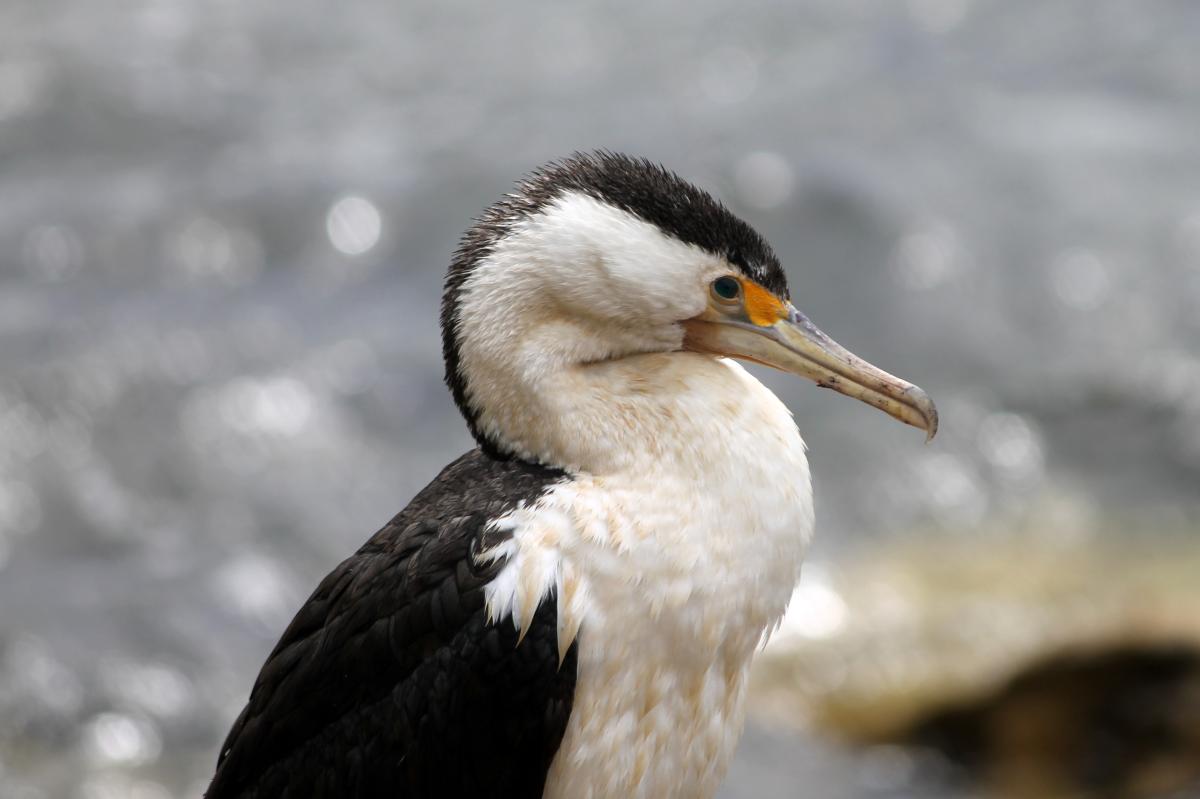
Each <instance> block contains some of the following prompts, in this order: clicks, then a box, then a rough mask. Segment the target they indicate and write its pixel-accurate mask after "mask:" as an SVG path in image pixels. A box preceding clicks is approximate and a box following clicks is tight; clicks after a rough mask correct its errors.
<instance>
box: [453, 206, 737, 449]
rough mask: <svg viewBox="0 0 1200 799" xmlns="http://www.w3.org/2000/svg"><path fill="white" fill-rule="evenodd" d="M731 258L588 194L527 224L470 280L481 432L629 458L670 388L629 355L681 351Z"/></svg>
mask: <svg viewBox="0 0 1200 799" xmlns="http://www.w3.org/2000/svg"><path fill="white" fill-rule="evenodd" d="M724 269H727V267H726V266H724V265H723V264H722V262H721V261H720V260H719V259H717V258H716V257H714V256H712V255H710V254H708V253H705V252H704V251H702V250H700V249H698V248H696V247H693V246H690V245H686V244H683V243H682V242H679V241H676V240H674V239H671V238H669V237H667V236H665V235H663V233H662V232H661V231H659V230H658V229H657V228H656V227H654V226H653V225H650V224H649V223H647V222H644V221H642V220H640V219H638V218H636V217H634V216H632V215H631V214H629V213H626V212H624V211H621V210H620V209H617V208H614V207H612V206H609V205H606V204H604V203H601V202H599V201H598V200H595V199H593V198H591V197H588V196H585V195H582V194H567V195H565V196H563V197H561V198H559V200H557V201H556V202H555V203H554V204H552V205H551V206H550V207H549V208H548V209H547V210H546V211H544V212H543V213H542V214H539V215H537V216H535V217H533V218H532V219H530V220H527V221H526V222H524V223H522V225H521V226H520V228H519V229H518V230H517V231H515V232H514V233H512V234H511V235H509V236H508V237H506V238H505V239H504V240H502V241H501V242H500V243H499V244H498V245H497V246H496V247H495V248H494V250H493V251H492V253H491V254H490V255H489V256H488V257H487V258H486V259H485V260H484V261H483V262H482V263H480V264H478V265H476V266H475V268H474V269H473V270H472V272H471V275H470V276H469V277H468V278H467V280H466V281H465V282H464V284H463V286H462V289H461V293H460V299H459V318H458V330H459V358H460V360H459V363H460V369H461V370H462V373H463V374H464V376H465V377H466V381H467V392H468V402H470V403H471V405H472V406H473V407H474V408H475V409H476V410H477V412H478V414H479V418H478V424H479V426H480V428H481V429H482V431H483V432H484V434H485V435H486V436H488V438H490V439H491V440H493V441H496V442H499V443H501V444H502V445H503V447H504V448H507V449H508V450H509V451H511V452H513V453H514V454H516V455H518V456H520V457H523V458H527V459H530V460H535V461H540V462H543V463H546V464H549V465H554V466H561V467H565V468H568V469H571V470H577V471H588V472H599V473H602V472H605V471H608V470H611V469H614V468H619V466H620V464H621V462H623V461H624V460H626V459H627V456H628V453H629V452H630V450H631V448H638V447H642V446H645V445H646V443H647V440H648V439H652V438H653V437H654V434H655V433H656V430H655V429H654V425H655V423H656V420H657V419H658V418H659V416H660V413H661V412H662V411H661V408H662V405H663V401H664V400H663V399H656V394H657V393H658V391H659V390H661V389H662V388H663V387H662V386H655V385H654V384H653V380H654V377H653V375H652V374H646V373H642V372H640V371H639V367H640V365H641V362H632V361H630V362H629V363H622V361H626V360H628V358H629V356H633V355H637V354H639V353H649V352H659V353H666V352H674V351H677V350H678V349H679V348H680V345H681V344H682V341H683V330H682V328H681V327H680V326H679V324H678V322H680V321H681V320H684V319H687V318H690V317H692V316H695V315H696V314H698V313H700V311H702V310H703V307H704V306H703V302H704V298H705V296H706V293H705V290H704V288H703V287H704V286H705V285H706V284H707V282H708V281H709V280H711V279H712V278H713V276H715V275H717V274H720V273H721V272H722V271H723V270H724ZM693 286H694V289H695V290H692V289H693ZM660 396H661V395H660Z"/></svg>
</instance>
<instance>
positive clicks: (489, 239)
mask: <svg viewBox="0 0 1200 799" xmlns="http://www.w3.org/2000/svg"><path fill="white" fill-rule="evenodd" d="M571 191H574V192H580V193H582V194H586V195H588V196H590V197H594V198H595V199H597V200H600V201H602V202H605V203H608V204H609V205H612V206H615V207H617V208H620V209H622V210H623V211H627V212H629V213H631V214H633V215H634V216H636V217H638V218H639V219H642V220H644V221H646V222H649V223H650V224H652V225H655V226H657V227H658V228H659V229H660V230H662V231H663V232H664V233H666V234H667V235H669V236H672V237H674V238H676V239H678V240H679V241H682V242H684V243H686V244H692V245H695V246H697V247H700V248H701V249H704V250H707V251H708V252H711V253H713V254H715V255H718V256H721V257H723V258H725V259H726V260H727V261H729V263H730V264H732V265H733V266H735V267H737V268H738V269H740V270H741V271H742V272H744V273H745V274H746V275H747V276H748V277H750V278H751V279H753V280H755V281H757V282H758V283H760V284H762V285H763V286H764V287H766V288H767V289H770V290H771V291H773V292H774V293H775V294H777V295H778V296H780V297H783V298H784V299H787V298H788V287H787V278H786V277H785V275H784V273H783V269H782V267H780V265H779V259H778V258H777V257H776V256H775V253H774V252H773V251H772V250H771V247H770V245H768V244H767V243H766V242H765V241H764V240H763V238H762V236H760V235H758V233H756V232H755V230H754V229H753V228H752V227H750V226H749V225H747V224H746V223H745V222H743V221H742V220H741V219H739V218H738V217H736V216H734V215H733V213H731V212H730V211H729V209H728V208H726V207H725V206H724V205H722V204H721V203H720V202H719V201H718V200H716V199H714V198H713V197H712V195H710V194H709V193H708V192H705V191H703V190H701V189H699V188H697V187H696V186H693V185H692V184H691V183H688V182H687V181H686V180H684V179H683V178H681V177H679V176H678V175H676V174H675V173H673V172H670V171H669V170H667V169H665V168H663V167H662V166H660V165H658V164H655V163H652V162H650V161H648V160H646V159H644V158H631V157H629V156H627V155H621V154H620V153H613V152H607V151H599V152H595V153H576V154H575V155H572V156H571V157H570V158H566V159H564V160H561V161H553V162H551V163H549V164H546V165H545V166H543V167H541V168H539V169H537V170H535V171H534V172H532V173H531V174H530V175H529V176H527V177H526V178H525V179H523V180H522V181H521V182H519V183H518V184H517V186H516V191H514V192H513V193H512V194H509V195H507V196H505V197H504V198H503V199H502V200H500V201H499V202H497V203H495V204H494V205H492V206H491V207H490V208H488V209H487V210H486V211H484V212H483V214H482V215H481V216H480V217H479V218H478V219H477V220H476V222H475V224H474V225H472V226H471V228H470V229H469V230H468V231H467V232H466V234H465V235H464V236H463V238H462V241H461V242H460V243H459V247H458V250H457V251H456V252H455V255H454V260H453V261H452V262H451V264H450V270H449V272H448V273H447V274H446V287H445V294H444V295H443V297H442V354H443V356H444V358H445V361H446V384H447V385H448V386H449V387H450V391H451V392H452V393H453V394H454V401H455V402H456V403H457V404H458V407H459V409H460V410H461V411H462V413H463V416H465V417H466V420H467V424H468V425H469V426H470V428H471V433H472V434H473V435H474V436H475V438H476V440H477V441H479V444H480V446H482V447H483V448H484V449H485V450H486V451H488V452H489V453H490V454H492V455H493V456H502V453H501V452H500V451H499V449H498V448H497V447H496V445H495V443H494V442H491V441H489V440H488V439H487V438H486V437H485V436H484V435H483V433H482V431H481V430H480V429H479V426H478V416H479V413H478V411H476V410H475V409H474V408H472V407H471V405H470V403H469V402H468V401H467V384H466V377H465V376H464V375H463V374H462V372H461V370H460V368H459V355H458V339H459V331H458V329H457V323H458V303H459V292H460V291H461V289H462V285H463V283H464V282H465V281H466V279H467V276H468V275H470V274H471V270H472V269H473V268H474V267H475V265H476V264H478V263H479V262H480V261H482V260H483V259H484V258H486V257H487V256H488V255H489V254H490V253H491V251H492V249H493V248H494V247H495V246H496V243H497V242H499V241H500V240H501V239H503V238H504V237H505V236H506V235H508V233H509V232H510V231H511V230H512V228H513V226H514V225H515V224H517V223H518V222H520V221H522V220H524V219H527V218H528V217H530V216H533V215H534V214H536V213H538V212H539V211H541V210H542V209H544V208H545V207H546V206H547V205H549V204H550V203H552V202H553V201H554V200H556V199H557V198H558V197H560V196H562V195H563V194H564V193H566V192H571Z"/></svg>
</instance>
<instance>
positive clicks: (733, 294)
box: [712, 275, 742, 302]
mask: <svg viewBox="0 0 1200 799" xmlns="http://www.w3.org/2000/svg"><path fill="white" fill-rule="evenodd" d="M712 293H713V296H714V297H716V298H717V299H718V300H720V301H721V302H732V301H734V300H736V299H737V298H738V296H739V295H741V293H742V284H741V283H739V282H738V280H737V278H735V277H730V276H729V275H722V276H721V277H719V278H717V279H716V280H714V281H713V282H712Z"/></svg>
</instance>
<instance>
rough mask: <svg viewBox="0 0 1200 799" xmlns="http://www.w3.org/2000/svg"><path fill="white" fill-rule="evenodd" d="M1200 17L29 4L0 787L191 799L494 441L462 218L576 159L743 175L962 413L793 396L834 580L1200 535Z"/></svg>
mask: <svg viewBox="0 0 1200 799" xmlns="http://www.w3.org/2000/svg"><path fill="white" fill-rule="evenodd" d="M1198 41H1200V5H1197V4H1195V3H1191V2H1187V0H1178V1H1177V2H1168V1H1166V0H1154V1H1149V0H1147V1H1146V2H1138V3H1129V2H1121V1H1120V0H1075V1H1074V2H1044V3H1032V2H1030V3H1014V2H1011V1H1008V0H912V1H911V2H897V3H870V2H864V1H863V0H824V1H823V2H818V1H816V0H813V1H811V2H803V3H770V2H758V3H713V2H662V3H626V2H603V3H602V2H595V1H593V2H584V3H561V4H551V3H536V2H528V1H527V0H520V1H519V2H505V3H465V2H433V0H422V1H421V2H395V1H394V0H393V1H391V2H383V1H382V0H367V1H365V2H359V3H352V4H334V3H328V4H323V3H317V2H311V1H308V0H299V1H297V2H291V3H278V4H269V3H265V2H248V1H246V0H210V2H204V3H202V2H197V1H196V0H157V1H156V2H138V1H135V0H112V1H111V2H105V3H95V2H88V1H86V0H3V3H2V4H0V796H4V797H14V798H17V797H28V798H30V799H32V798H33V797H60V796H62V797H81V798H83V799H95V798H101V797H110V796H111V797H118V796H120V797H124V796H133V797H139V798H145V799H160V797H171V796H180V797H183V796H197V795H198V794H199V793H200V792H201V790H202V787H203V785H204V783H205V780H206V778H207V777H208V776H209V775H210V774H211V769H212V766H213V763H214V760H215V756H216V747H217V745H218V743H219V740H220V738H221V736H222V735H223V734H224V732H225V730H226V729H227V727H228V725H229V723H230V722H231V721H232V719H233V716H234V715H235V714H236V712H237V710H238V709H239V708H240V705H241V703H242V702H243V701H244V699H245V696H246V693H247V691H248V689H249V686H250V683H251V681H252V678H253V675H254V673H255V671H256V669H257V667H258V665H259V664H260V663H261V660H262V658H263V657H264V656H265V654H266V652H267V651H268V650H269V648H270V647H271V645H272V644H273V642H274V640H275V638H276V637H277V636H278V634H279V632H280V630H281V629H282V627H283V626H284V625H285V624H286V622H287V621H288V619H289V618H290V617H291V615H292V613H293V612H294V611H295V609H296V607H297V606H298V604H299V603H300V602H301V601H302V599H303V598H304V596H305V595H306V594H307V593H308V591H309V590H310V589H311V587H312V586H313V585H314V584H315V582H316V581H317V580H318V579H319V577H320V576H321V575H322V574H324V573H325V572H326V571H327V570H328V569H329V568H331V567H332V566H333V565H334V564H335V563H336V562H337V561H338V560H340V559H341V558H342V557H344V556H345V555H346V554H348V553H349V552H351V551H352V550H353V549H354V548H355V547H357V546H358V544H359V543H361V542H362V541H363V540H364V539H365V538H366V537H367V536H368V535H369V534H370V533H371V532H372V531H373V530H374V529H376V528H377V527H378V526H379V525H380V524H381V523H382V522H383V521H385V520H386V519H387V518H389V517H390V516H391V515H392V514H393V513H394V512H396V511H397V510H399V509H400V508H401V507H402V506H403V505H404V504H405V503H406V502H407V500H408V498H409V497H410V496H411V495H412V493H413V492H414V491H415V490H417V489H418V488H420V487H421V486H422V485H423V484H424V483H425V482H427V481H428V480H429V479H430V478H431V477H432V476H433V475H434V474H435V473H436V472H437V471H438V469H439V468H440V467H441V466H442V465H443V464H445V463H446V462H448V461H449V460H450V459H451V458H453V457H454V456H455V455H457V454H459V453H460V452H461V451H463V450H465V449H466V448H468V447H469V446H470V440H469V437H468V435H467V433H466V430H465V428H464V426H463V424H462V423H461V420H460V419H459V417H458V415H457V412H456V410H455V409H454V406H453V404H452V403H451V401H450V399H449V396H448V394H447V393H446V391H445V390H444V388H443V386H442V385H441V382H440V381H441V359H440V345H439V334H438V329H437V324H436V313H437V306H438V297H439V292H440V281H441V278H442V274H443V271H444V268H445V265H446V264H447V262H448V259H449V256H450V253H451V251H452V249H453V248H454V246H455V242H456V238H457V236H458V234H459V233H460V232H461V231H462V229H463V228H464V227H465V226H466V225H467V224H468V223H469V221H470V219H471V218H472V216H473V215H475V214H476V213H478V212H479V211H480V210H481V209H482V208H483V207H484V206H485V205H486V204H488V203H489V202H491V201H492V200H494V199H495V198H497V197H498V196H499V195H500V194H501V193H502V192H504V191H505V190H506V189H507V187H508V186H509V185H510V183H511V181H512V180H513V179H514V178H516V177H517V176H519V175H520V174H521V173H523V172H525V171H526V170H528V169H530V168H532V167H533V166H536V165H537V164H539V163H541V162H543V161H546V160H548V159H550V158H553V157H557V156H561V155H564V154H567V153H569V152H571V151H573V150H577V149H588V148H593V147H607V148H612V149H618V150H623V151H628V152H630V153H634V154H639V155H645V156H648V157H651V158H653V159H656V160H660V161H662V162H664V163H666V164H667V165H668V166H670V167H672V168H673V169H675V170H676V171H678V172H680V173H681V174H682V175H684V176H685V177H688V178H690V179H693V180H695V181H697V182H699V183H700V184H701V185H704V186H706V187H708V188H710V189H711V190H713V191H714V192H716V193H718V194H719V195H720V196H721V197H722V198H724V199H725V200H726V201H727V202H728V203H729V204H730V205H731V206H732V207H733V208H734V209H735V210H736V211H738V212H739V213H740V214H742V215H743V216H745V217H746V218H747V219H748V220H749V221H751V223H752V224H754V225H755V226H756V227H758V228H759V229H760V230H761V231H762V232H763V233H764V234H765V235H766V237H767V238H768V239H769V240H770V241H772V243H773V244H774V246H775V247H776V249H777V250H778V251H779V253H780V255H781V257H782V259H783V260H784V262H785V264H786V265H787V269H788V272H789V276H790V279H791V284H792V293H793V297H794V299H795V301H796V304H797V305H798V307H800V308H801V309H802V310H804V311H805V312H806V313H808V314H809V315H810V316H811V317H812V318H813V319H814V320H815V321H816V322H817V323H818V324H820V325H821V326H822V327H823V328H824V329H825V330H826V331H827V332H829V333H830V334H831V335H833V336H834V337H835V338H837V339H838V340H839V341H841V343H843V344H845V345H846V346H847V347H849V348H850V349H852V350H854V351H856V352H858V353H859V354H861V355H863V356H864V357H866V358H868V359H869V360H872V361H873V362H875V363H877V364H879V365H881V366H882V367H884V368H886V369H888V370H889V371H892V372H895V373H897V374H900V375H902V376H904V377H906V378H908V379H910V380H912V381H914V382H917V383H919V384H921V385H922V386H923V387H924V388H926V389H927V390H928V391H929V392H930V393H931V394H932V395H933V396H934V397H935V398H936V399H937V400H938V403H939V406H940V408H941V409H942V414H943V430H942V434H941V435H940V436H939V437H938V439H937V441H936V442H935V443H934V444H932V445H930V446H927V447H925V446H921V443H920V442H921V437H920V434H919V433H917V432H916V431H913V430H911V429H908V428H904V427H902V426H900V425H898V424H896V423H894V422H893V421H891V420H889V419H887V418H886V417H884V416H883V415H882V414H879V413H875V412H872V411H871V410H870V409H868V408H866V407H865V406H862V405H860V404H858V403H854V402H851V401H849V400H846V399H845V398H842V397H838V396H836V395H834V394H832V393H829V392H820V391H817V390H816V389H815V388H813V387H812V386H811V385H809V384H805V383H802V382H800V381H796V380H792V379H788V378H779V377H776V376H774V375H763V378H764V379H765V380H767V381H769V383H770V384H771V385H772V386H773V387H775V388H776V389H777V391H778V392H779V393H780V394H781V396H782V397H783V398H784V399H785V400H786V402H787V403H788V404H789V406H790V407H792V408H793V409H794V410H795V413H796V417H797V420H798V422H799V424H800V427H801V430H802V432H803V433H804V435H805V437H806V439H807V440H808V442H809V444H810V446H811V458H812V462H813V467H814V473H815V480H816V490H817V496H818V503H819V507H818V514H819V532H818V537H819V541H818V544H817V547H816V550H815V552H814V555H813V557H814V558H815V559H816V560H818V561H820V560H833V561H836V560H837V559H839V558H842V557H845V556H846V554H847V553H849V552H852V551H854V550H855V548H859V549H862V548H867V549H869V548H870V547H871V546H872V545H873V544H874V543H876V542H880V541H886V540H893V539H895V538H897V537H900V536H905V535H915V534H917V533H914V532H912V531H914V530H940V531H949V532H951V533H953V534H955V535H962V536H971V535H977V534H982V533H980V532H979V531H980V530H981V529H983V528H984V527H985V526H986V527H988V528H989V529H992V528H995V527H997V526H999V527H1001V528H1003V527H1004V526H1006V525H1017V524H1022V525H1026V526H1028V525H1038V524H1045V525H1046V527H1047V532H1048V534H1052V533H1053V532H1054V528H1055V527H1056V525H1058V524H1060V523H1061V522H1062V519H1063V514H1066V515H1067V516H1069V517H1070V519H1072V520H1073V521H1072V524H1078V523H1079V521H1080V520H1081V519H1082V520H1083V522H1084V523H1086V524H1092V525H1095V526H1097V527H1104V528H1106V529H1114V530H1119V531H1122V532H1123V533H1124V534H1129V535H1142V536H1152V535H1153V533H1154V531H1155V530H1156V529H1160V528H1168V527H1170V528H1178V527H1179V526H1187V525H1194V523H1195V522H1196V521H1197V519H1198V518H1200V491H1197V490H1196V488H1197V485H1198V484H1200V357H1198V353H1200V148H1198V146H1197V135H1198V133H1200V56H1198V55H1197V54H1198V53H1200V48H1198V47H1197V42H1198ZM348 197H349V198H357V199H351V200H350V201H348V202H347V201H346V198H348ZM347 250H349V251H351V252H353V251H358V250H362V252H359V253H358V254H349V253H348V252H346V251H347ZM885 754H886V753H885ZM872 757H874V760H872V759H871V758H872ZM884 759H885V760H886V757H885V758H884ZM878 760H879V757H878V753H875V755H871V754H870V753H868V754H867V755H858V754H852V753H848V752H842V751H840V750H837V749H830V748H829V745H828V744H824V743H819V742H815V741H807V740H801V739H799V738H795V737H791V736H784V735H776V734H771V733H768V732H766V731H764V730H762V729H759V728H757V727H755V728H753V729H752V730H751V731H750V734H749V735H748V736H747V739H746V741H745V742H744V746H743V747H742V750H741V751H740V753H739V760H738V762H737V763H736V764H735V766H734V769H733V771H732V774H731V777H730V780H729V783H728V785H727V786H726V788H725V793H724V795H725V796H727V797H735V796H796V795H807V796H821V797H840V796H847V797H850V796H883V795H896V796H900V795H907V794H905V793H904V791H906V790H915V789H912V788H911V787H908V788H905V787H903V786H901V787H896V786H895V785H891V784H890V783H889V782H888V780H887V779H885V778H880V777H879V773H880V772H881V769H880V768H878V767H872V765H871V764H872V763H875V761H878ZM877 765H878V764H876V766H877ZM872 769H874V770H872ZM882 773H884V775H885V777H886V768H884V769H882ZM864 775H866V776H864ZM872 775H874V776H872ZM929 790H930V789H922V791H921V793H920V795H925V796H928V795H929Z"/></svg>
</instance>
